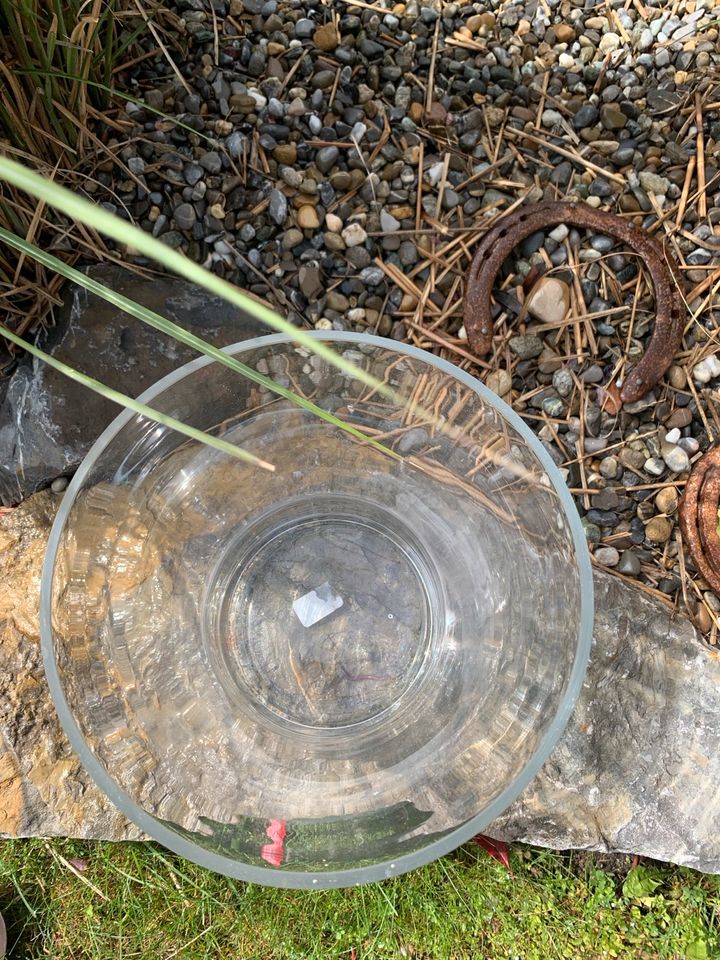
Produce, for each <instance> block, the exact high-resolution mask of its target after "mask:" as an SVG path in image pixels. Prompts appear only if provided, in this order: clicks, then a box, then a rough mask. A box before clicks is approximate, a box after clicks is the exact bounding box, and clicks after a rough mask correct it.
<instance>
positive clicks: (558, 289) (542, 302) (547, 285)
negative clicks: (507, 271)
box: [527, 277, 570, 323]
mask: <svg viewBox="0 0 720 960" xmlns="http://www.w3.org/2000/svg"><path fill="white" fill-rule="evenodd" d="M569 307H570V290H569V289H568V285H567V284H566V283H563V281H562V280H558V279H557V277H542V278H541V279H540V280H538V282H537V283H536V284H535V287H534V288H533V290H532V293H531V294H530V296H529V298H528V304H527V308H528V311H529V312H530V313H531V314H532V315H533V317H535V318H536V319H537V320H541V321H542V322H543V323H562V321H563V320H564V319H565V315H566V314H567V312H568V309H569Z"/></svg>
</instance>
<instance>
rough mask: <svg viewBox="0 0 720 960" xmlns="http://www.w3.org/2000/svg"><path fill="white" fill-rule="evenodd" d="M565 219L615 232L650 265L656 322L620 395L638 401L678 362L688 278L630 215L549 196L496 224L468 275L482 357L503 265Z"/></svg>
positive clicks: (469, 323) (471, 325)
mask: <svg viewBox="0 0 720 960" xmlns="http://www.w3.org/2000/svg"><path fill="white" fill-rule="evenodd" d="M560 223H566V224H568V225H570V226H574V227H581V228H586V229H588V230H593V231H595V232H597V233H602V234H604V235H606V236H609V237H614V238H615V239H616V240H619V241H621V242H622V243H624V244H626V245H627V246H628V247H630V249H631V250H633V251H634V252H635V253H636V254H637V255H638V256H639V257H640V258H641V259H642V261H643V263H644V264H645V266H646V267H647V270H648V273H649V274H650V278H651V280H652V283H653V287H654V294H655V313H656V319H655V327H654V329H653V333H652V337H651V338H650V343H649V345H648V348H647V350H646V351H645V354H644V356H643V358H642V359H641V360H640V362H639V363H638V364H637V366H636V367H634V368H633V370H631V371H630V373H629V374H628V376H627V377H626V378H625V382H624V383H623V385H622V388H621V390H620V398H621V399H622V400H623V402H625V403H632V402H634V401H635V400H639V399H640V398H641V397H643V396H644V395H645V394H646V393H647V392H648V390H651V389H652V387H654V386H655V384H656V383H658V381H659V380H660V379H661V377H662V376H663V374H664V373H665V371H666V370H667V368H668V367H669V366H670V364H671V363H672V360H673V357H674V356H675V354H676V352H677V350H678V348H679V346H680V343H681V340H682V334H683V326H684V319H685V304H684V301H683V298H682V296H681V293H680V291H681V290H682V278H681V276H680V271H679V270H678V268H677V266H676V264H675V261H674V260H673V259H672V257H671V256H670V255H669V254H667V253H666V251H665V248H664V246H663V245H662V243H661V241H659V240H657V239H656V238H655V237H653V236H651V235H650V234H648V233H646V232H645V231H644V230H641V229H640V227H637V226H635V224H633V223H631V222H630V221H628V220H624V219H623V218H622V217H619V216H616V214H614V213H607V212H605V211H602V210H595V209H594V208H593V207H590V206H588V205H587V204H585V203H569V202H560V201H559V202H554V201H547V202H542V203H536V204H534V205H532V206H527V207H518V209H517V210H514V211H513V212H512V213H510V214H508V215H507V216H505V217H501V218H500V220H498V222H497V223H496V224H495V226H493V227H491V229H490V230H488V232H487V233H486V234H485V236H484V237H483V238H482V240H481V241H480V245H479V247H478V249H477V252H476V254H475V256H474V257H473V260H472V263H471V264H470V271H469V274H468V280H467V288H466V292H465V308H464V323H465V331H466V333H467V337H468V342H469V344H470V347H471V348H472V350H473V351H474V352H475V353H476V354H478V356H484V355H485V354H487V353H489V352H490V350H491V349H492V333H493V322H492V313H491V303H492V291H493V286H494V284H495V280H496V278H497V275H498V273H499V272H500V268H501V267H502V265H503V263H504V262H505V260H506V259H507V258H508V256H509V255H510V253H511V252H512V250H513V249H514V248H515V247H516V246H517V244H518V243H521V242H522V241H523V240H524V239H525V238H526V237H529V236H530V235H531V234H533V233H536V232H537V231H539V230H545V229H547V228H548V227H552V226H555V225H557V224H560Z"/></svg>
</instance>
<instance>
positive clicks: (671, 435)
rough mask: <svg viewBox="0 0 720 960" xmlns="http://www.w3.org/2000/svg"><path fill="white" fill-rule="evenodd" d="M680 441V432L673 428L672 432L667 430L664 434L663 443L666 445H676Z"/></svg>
mask: <svg viewBox="0 0 720 960" xmlns="http://www.w3.org/2000/svg"><path fill="white" fill-rule="evenodd" d="M679 439H680V430H679V429H678V428H677V427H675V428H674V429H673V430H668V432H667V433H666V434H665V441H666V442H667V443H677V442H678V440H679Z"/></svg>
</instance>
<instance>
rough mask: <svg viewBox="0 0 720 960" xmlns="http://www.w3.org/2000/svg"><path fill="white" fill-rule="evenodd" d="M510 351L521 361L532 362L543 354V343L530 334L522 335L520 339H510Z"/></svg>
mask: <svg viewBox="0 0 720 960" xmlns="http://www.w3.org/2000/svg"><path fill="white" fill-rule="evenodd" d="M509 345H510V349H511V350H512V352H513V353H514V354H515V355H516V356H517V357H520V359H521V360H532V359H533V358H534V357H539V356H540V354H541V353H542V352H543V346H544V344H543V342H542V340H541V339H540V337H536V336H534V335H532V334H524V335H523V336H520V337H511V338H510V344H509Z"/></svg>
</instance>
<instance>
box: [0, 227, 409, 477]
mask: <svg viewBox="0 0 720 960" xmlns="http://www.w3.org/2000/svg"><path fill="white" fill-rule="evenodd" d="M0 240H4V241H5V243H7V244H8V245H9V246H11V247H13V248H14V249H15V250H20V251H21V252H22V253H25V254H27V255H28V256H30V257H32V258H33V259H34V260H36V261H37V262H38V263H41V264H43V266H46V267H49V268H50V269H51V270H55V271H56V272H57V273H59V274H61V275H62V276H63V277H66V278H67V279H68V280H72V281H73V283H77V284H78V285H79V286H82V287H84V288H85V289H86V290H89V291H90V292H91V293H94V294H95V295H96V296H98V297H101V298H102V299H103V300H106V301H107V302H108V303H112V304H114V305H115V306H116V307H119V308H120V309H121V310H124V311H125V313H128V314H130V315H131V316H133V317H135V318H136V319H138V320H141V321H142V322H143V323H147V324H148V325H149V326H151V327H154V328H155V329H156V330H160V332H161V333H164V334H167V336H169V337H172V338H173V339H175V340H178V341H179V342H180V343H184V344H185V345H186V346H188V347H191V348H192V349H193V350H197V351H198V352H199V353H203V354H205V356H206V357H211V358H212V359H213V360H216V361H217V362H218V363H221V364H222V365H223V366H225V367H228V368H229V369H231V370H234V371H235V372H236V373H239V374H242V375H243V376H244V377H247V379H248V380H251V381H253V383H257V384H259V385H260V386H263V387H266V388H267V389H268V390H270V391H272V392H273V393H275V394H277V395H278V396H280V397H283V398H284V399H286V400H291V401H292V402H293V403H296V404H297V405H298V406H299V407H302V408H303V409H304V410H308V411H309V412H310V413H313V414H315V415H316V416H318V417H321V418H322V419H323V420H325V421H326V422H327V423H330V424H332V425H333V426H335V427H338V428H339V429H341V430H344V431H345V432H346V433H349V434H350V435H351V436H353V437H355V438H356V439H358V440H362V441H363V442H364V443H368V444H370V445H372V446H374V447H376V448H377V449H379V450H382V452H383V453H387V454H389V455H390V456H392V457H396V458H397V459H402V458H401V457H400V455H399V454H397V453H396V452H395V451H394V450H391V449H390V448H389V447H385V446H383V444H381V443H380V442H379V441H378V440H373V439H372V437H369V436H367V435H366V434H364V433H363V432H362V431H361V430H358V429H357V428H356V427H353V426H352V425H351V424H349V423H346V422H345V421H344V420H341V419H340V418H339V417H336V416H334V415H333V414H332V413H330V412H329V411H327V410H323V408H322V407H319V406H318V405H317V404H315V403H313V402H312V401H311V400H307V399H306V398H305V397H302V396H300V394H297V393H294V392H293V391H292V390H288V389H287V387H283V386H281V385H280V384H279V383H275V381H274V380H272V379H271V378H270V377H266V376H265V375H264V374H262V373H259V372H258V371H257V370H254V369H253V368H252V367H249V366H247V364H244V363H241V362H240V361H239V360H237V359H236V358H235V357H233V356H231V355H230V354H228V353H225V351H224V350H221V349H220V348H219V347H216V346H214V345H213V344H211V343H208V342H207V341H206V340H203V339H202V338H201V337H197V336H195V334H193V333H190V331H189V330H185V329H184V327H181V326H178V324H176V323H173V322H172V321H171V320H167V319H166V318H165V317H162V316H161V315H160V314H159V313H155V311H153V310H149V309H148V308H147V307H144V306H142V305H141V304H139V303H136V302H135V301H134V300H130V299H129V298H128V297H124V296H123V295H122V294H121V293H117V292H116V291H114V290H111V289H110V288H109V287H106V286H105V285H104V284H103V283H100V282H99V281H98V280H93V279H92V277H88V276H87V275H86V274H84V273H82V272H81V271H80V270H76V269H75V268H74V267H71V266H68V264H66V263H63V261H62V260H58V258H57V257H54V256H53V255H52V254H50V253H46V251H44V250H41V249H40V248H39V247H36V246H35V244H33V243H29V242H28V241H27V240H24V239H22V238H21V237H18V236H16V235H15V234H13V233H10V232H9V231H8V230H4V229H3V228H2V227H0Z"/></svg>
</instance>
